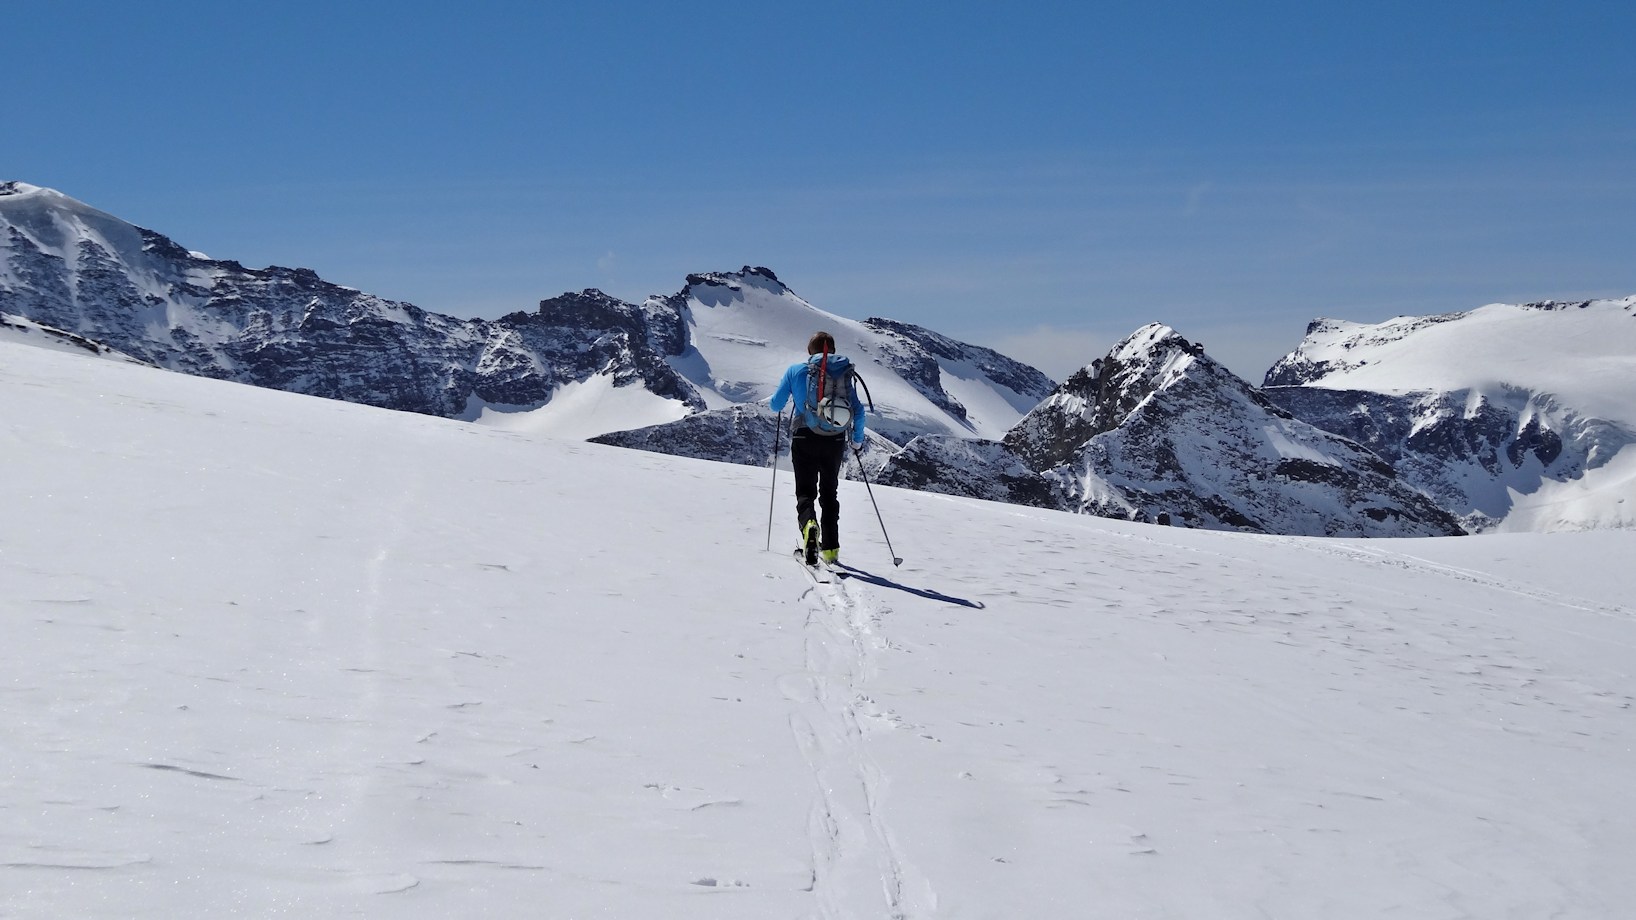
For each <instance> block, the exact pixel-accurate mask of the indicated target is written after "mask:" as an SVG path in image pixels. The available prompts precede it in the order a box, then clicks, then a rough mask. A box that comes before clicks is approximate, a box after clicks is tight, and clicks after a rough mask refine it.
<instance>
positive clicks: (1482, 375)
mask: <svg viewBox="0 0 1636 920" xmlns="http://www.w3.org/2000/svg"><path fill="white" fill-rule="evenodd" d="M1267 384H1268V387H1267V389H1266V390H1265V391H1264V392H1265V393H1266V394H1267V395H1268V396H1269V397H1270V398H1271V399H1273V400H1275V401H1277V402H1278V403H1279V404H1280V405H1282V406H1283V407H1284V408H1285V409H1287V410H1289V411H1291V412H1293V413H1294V414H1296V415H1297V416H1299V417H1300V418H1302V419H1303V420H1305V421H1308V422H1310V423H1312V424H1314V425H1317V426H1319V427H1321V428H1325V429H1327V430H1330V431H1334V432H1337V433H1339V434H1343V435H1345V436H1347V437H1350V438H1353V439H1355V440H1357V441H1359V443H1362V444H1364V445H1365V446H1367V447H1369V448H1370V449H1371V450H1374V451H1375V452H1376V453H1379V454H1380V455H1381V456H1383V457H1385V458H1386V459H1387V460H1389V461H1390V462H1391V463H1392V464H1393V466H1394V467H1396V468H1397V470H1398V472H1399V473H1400V474H1402V475H1403V476H1404V478H1405V479H1406V480H1407V481H1409V482H1411V483H1412V484H1414V485H1415V486H1416V487H1418V488H1420V489H1423V490H1424V491H1426V492H1427V494H1429V495H1431V496H1432V497H1433V498H1434V499H1436V500H1437V501H1438V503H1439V504H1441V505H1442V506H1443V507H1445V508H1447V509H1449V510H1450V511H1452V512H1454V513H1455V514H1457V515H1460V516H1461V518H1462V520H1463V522H1464V523H1465V525H1466V526H1467V527H1468V528H1470V529H1475V530H1492V531H1502V532H1503V531H1512V532H1540V531H1557V530H1585V529H1600V528H1627V529H1628V528H1636V450H1633V449H1632V447H1631V445H1632V444H1636V297H1626V298H1622V299H1618V300H1595V301H1582V302H1577V303H1559V302H1555V301H1545V302H1541V303H1532V304H1490V305H1488V306H1485V307H1480V308H1478V309H1476V310H1471V311H1468V312H1464V313H1446V314H1441V315H1438V316H1425V317H1398V318H1396V319H1393V320H1389V321H1387V322H1384V323H1378V324H1373V325H1368V324H1360V323H1349V322H1342V321H1338V320H1318V321H1316V322H1314V323H1313V324H1312V325H1311V326H1309V327H1308V329H1307V335H1306V338H1305V339H1304V340H1303V341H1302V343H1301V345H1300V347H1299V348H1297V349H1296V351H1295V352H1293V353H1291V354H1290V355H1288V356H1286V357H1285V358H1283V359H1282V360H1280V361H1279V362H1278V363H1277V364H1276V365H1274V366H1273V368H1272V369H1271V370H1270V371H1268V373H1267Z"/></svg>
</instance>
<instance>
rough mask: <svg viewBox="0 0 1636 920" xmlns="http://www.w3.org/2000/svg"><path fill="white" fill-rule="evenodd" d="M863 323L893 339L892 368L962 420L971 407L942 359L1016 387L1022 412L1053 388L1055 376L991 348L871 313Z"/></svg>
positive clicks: (889, 355)
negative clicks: (947, 379)
mask: <svg viewBox="0 0 1636 920" xmlns="http://www.w3.org/2000/svg"><path fill="white" fill-rule="evenodd" d="M864 325H865V326H868V327H869V328H870V329H873V330H875V331H876V332H879V333H882V334H883V335H885V336H886V337H887V339H888V341H889V342H890V343H892V344H891V346H889V347H888V348H887V349H885V351H886V361H887V364H888V366H890V367H891V368H892V369H893V370H894V371H896V372H897V373H898V375H899V376H901V377H903V379H905V380H907V381H909V383H910V385H912V386H913V387H914V388H915V389H916V390H917V391H919V392H920V394H921V395H922V396H925V397H926V398H927V399H928V400H930V401H931V403H932V405H934V406H937V407H938V408H940V409H942V410H943V411H945V412H947V413H949V414H950V415H952V416H954V417H955V418H957V419H960V420H962V421H964V420H965V419H966V408H965V406H962V405H961V404H960V403H959V402H958V401H957V400H956V399H955V398H954V397H953V396H950V395H949V393H948V391H947V390H946V389H945V387H944V385H943V379H942V377H943V371H942V367H941V366H940V365H939V362H938V360H937V359H939V358H941V359H943V360H945V361H948V362H952V363H958V364H965V365H969V366H971V367H973V368H975V369H977V370H978V371H979V372H981V373H982V374H983V375H984V376H986V377H988V378H989V379H990V380H993V381H994V382H996V383H998V384H1000V385H1001V386H1004V387H1005V388H1007V389H1009V390H1011V391H1012V392H1013V393H1015V394H1016V395H1017V397H1018V398H1017V399H1016V400H1014V401H1013V405H1014V406H1015V407H1016V408H1017V410H1018V411H1026V410H1027V409H1028V408H1029V407H1031V406H1033V405H1034V404H1035V403H1038V402H1039V401H1040V400H1041V399H1044V398H1045V396H1046V394H1048V393H1050V392H1051V387H1052V383H1051V378H1049V377H1047V376H1045V375H1044V374H1042V373H1040V372H1039V371H1038V370H1036V369H1034V368H1032V367H1029V366H1028V365H1026V364H1023V363H1022V362H1020V361H1013V360H1012V359H1010V358H1007V357H1006V356H1005V355H1002V354H1000V353H999V352H997V351H993V350H992V349H988V348H982V347H980V346H977V345H970V344H967V343H965V342H959V341H956V340H954V339H951V338H949V337H948V336H945V335H941V334H939V333H936V332H933V331H932V330H930V329H926V328H924V327H922V326H916V325H914V324H912V323H902V322H897V321H895V320H890V319H882V318H880V317H870V318H869V319H866V320H864Z"/></svg>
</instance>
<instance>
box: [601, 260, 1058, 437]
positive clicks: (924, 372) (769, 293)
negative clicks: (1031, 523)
mask: <svg viewBox="0 0 1636 920" xmlns="http://www.w3.org/2000/svg"><path fill="white" fill-rule="evenodd" d="M668 302H670V303H680V304H681V305H682V308H683V309H684V310H685V311H686V316H687V320H688V326H689V329H690V332H691V340H690V342H689V347H688V349H687V350H686V352H684V353H683V354H682V355H681V356H679V357H678V358H675V359H672V362H671V364H672V366H673V367H675V368H676V369H677V370H678V371H680V372H681V373H682V375H683V376H684V377H687V378H688V379H689V380H691V381H692V382H693V383H694V384H695V385H696V386H697V387H698V388H699V389H700V391H701V393H700V395H701V396H702V397H703V398H704V400H705V404H706V406H707V407H708V408H710V409H722V408H726V407H728V406H732V405H735V404H738V403H744V402H760V401H765V400H766V398H767V397H769V396H771V395H772V393H773V390H775V389H776V388H777V387H778V381H779V379H780V378H782V377H783V375H784V371H785V369H786V368H788V367H789V366H790V364H791V363H793V362H796V361H800V360H802V359H803V358H804V357H805V356H806V344H807V339H808V338H809V337H810V336H811V335H812V334H813V332H815V331H817V330H819V329H823V330H826V331H828V332H830V333H832V334H833V335H834V336H835V343H836V350H837V351H838V352H839V353H840V354H844V355H847V356H848V357H850V358H851V359H852V362H853V366H854V367H856V368H857V369H858V372H859V373H860V374H861V375H862V376H863V377H864V381H865V386H866V387H867V388H868V393H869V395H870V396H871V397H872V398H873V401H874V404H875V406H876V408H877V411H876V412H875V413H874V414H873V415H872V416H871V418H870V422H869V424H870V427H871V429H873V430H876V431H879V432H882V433H884V434H885V435H886V436H887V437H890V438H892V439H893V440H896V441H898V442H900V443H902V442H906V441H908V440H909V439H910V438H912V437H913V436H915V435H917V434H926V433H934V434H947V435H956V436H961V437H977V438H993V439H997V438H999V437H1000V436H1001V435H1003V434H1005V432H1006V430H1007V429H1009V428H1010V427H1011V426H1012V425H1014V424H1016V422H1017V420H1018V419H1019V418H1021V417H1022V415H1023V413H1025V412H1027V411H1028V410H1029V409H1031V408H1033V407H1034V405H1035V404H1036V403H1037V402H1039V399H1040V397H1041V396H1043V395H1044V393H1046V392H1048V391H1049V390H1050V386H1051V384H1050V381H1049V380H1047V379H1046V378H1045V377H1044V376H1043V375H1041V374H1039V373H1038V372H1037V371H1034V370H1033V369H1032V368H1023V367H1022V366H1021V365H1016V366H1015V367H1014V368H1013V367H1007V370H1012V371H1013V372H1014V373H1015V371H1017V370H1026V371H1028V374H1029V376H1028V377H1026V378H1019V379H1018V381H1017V388H1013V387H1010V386H1007V385H1006V384H1005V383H1004V382H1002V381H1001V380H998V379H995V378H996V376H997V375H996V374H995V373H994V369H993V368H992V367H984V366H981V362H980V360H979V359H981V358H984V357H986V358H989V359H991V360H997V361H999V362H1001V363H1003V364H1005V365H1015V362H1011V361H1009V359H1005V358H1003V357H1001V356H999V355H996V354H994V353H992V352H989V351H988V350H987V349H981V348H977V347H975V346H971V345H965V344H964V343H954V342H952V340H948V339H944V338H942V337H936V338H937V339H938V340H939V341H940V343H948V344H950V345H954V346H957V347H958V350H955V349H943V350H942V351H943V352H944V353H937V352H931V351H929V350H928V349H927V348H925V346H924V343H921V342H916V341H914V340H912V339H910V338H909V337H908V336H907V335H905V334H904V332H903V331H900V330H914V331H917V332H919V333H921V334H922V335H927V336H935V334H934V333H929V331H927V330H919V329H918V328H917V327H909V326H906V325H905V324H894V323H891V322H890V321H886V320H868V321H858V320H854V319H847V318H845V317H842V316H837V315H836V314H833V313H829V312H826V311H823V310H820V309H818V308H816V307H814V306H812V305H811V304H809V303H807V302H806V301H805V300H803V299H801V297H799V296H797V295H796V294H795V292H793V291H791V290H790V289H789V288H787V287H785V286H784V284H783V283H781V282H780V281H778V279H777V278H775V277H773V275H772V273H771V272H770V271H768V270H766V269H752V268H749V267H748V266H747V267H746V268H745V269H744V270H743V271H740V272H729V273H711V274H705V275H690V276H689V277H688V285H687V287H686V288H685V289H684V290H683V291H682V293H681V294H680V295H677V296H676V297H675V298H671V299H669V301H668ZM658 306H659V304H658V303H657V302H655V301H650V302H649V308H650V309H656V308H657V307H658ZM1023 381H1026V385H1025V383H1024V382H1023ZM629 427H633V428H634V427H636V426H629Z"/></svg>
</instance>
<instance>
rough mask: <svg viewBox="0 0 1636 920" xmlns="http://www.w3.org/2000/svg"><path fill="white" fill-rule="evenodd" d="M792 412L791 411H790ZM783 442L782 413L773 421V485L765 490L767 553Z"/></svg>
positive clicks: (771, 546)
mask: <svg viewBox="0 0 1636 920" xmlns="http://www.w3.org/2000/svg"><path fill="white" fill-rule="evenodd" d="M792 411H793V410H792ZM783 441H784V413H783V411H782V410H781V411H780V412H779V413H778V418H776V419H774V420H773V484H772V488H770V489H768V490H767V552H769V553H770V552H772V551H773V502H774V500H775V497H776V495H777V492H778V449H779V447H781V446H782V445H783Z"/></svg>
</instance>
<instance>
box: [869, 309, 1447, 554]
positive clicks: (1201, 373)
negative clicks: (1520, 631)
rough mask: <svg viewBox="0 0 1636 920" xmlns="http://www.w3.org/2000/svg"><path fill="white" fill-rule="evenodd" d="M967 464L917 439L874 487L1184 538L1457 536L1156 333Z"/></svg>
mask: <svg viewBox="0 0 1636 920" xmlns="http://www.w3.org/2000/svg"><path fill="white" fill-rule="evenodd" d="M956 454H958V455H959V456H955V455H956ZM970 455H971V449H970V448H969V447H967V446H965V445H959V444H954V443H950V442H948V441H947V440H946V439H937V438H925V439H922V440H921V441H918V442H915V443H912V444H910V445H909V448H908V449H907V450H905V451H904V452H903V454H902V455H900V456H897V457H893V458H892V459H891V460H889V461H888V462H887V464H886V466H885V468H884V469H883V470H882V471H881V473H880V478H881V481H882V482H887V483H892V484H895V485H903V486H912V487H917V488H924V489H929V490H932V491H943V492H949V493H952V494H959V495H968V496H972V497H979V498H1001V497H1003V498H1004V500H1010V501H1018V502H1020V503H1024V504H1037V505H1044V506H1047V507H1052V506H1055V507H1060V508H1063V509H1066V510H1072V511H1079V512H1082V513H1087V514H1095V515H1099V516H1102V517H1116V518H1130V519H1136V520H1144V521H1158V522H1164V523H1172V524H1176V525H1185V526H1188V527H1205V528H1211V529H1233V530H1246V531H1255V532H1262V533H1282V534H1304V535H1312V536H1325V535H1327V536H1428V535H1447V534H1457V533H1460V532H1461V529H1460V527H1459V526H1458V524H1457V522H1456V521H1455V520H1454V519H1453V517H1452V516H1450V515H1449V514H1448V513H1447V512H1445V511H1443V510H1442V509H1440V508H1438V507H1437V506H1436V505H1435V504H1434V503H1433V502H1432V501H1430V500H1429V499H1428V498H1427V497H1426V496H1425V495H1423V494H1421V493H1419V492H1418V491H1416V490H1415V489H1413V488H1411V487H1408V486H1405V485H1404V484H1402V483H1401V482H1399V481H1398V480H1397V478H1396V476H1395V474H1394V472H1393V470H1392V468H1391V466H1390V465H1389V464H1387V463H1385V462H1384V461H1382V460H1381V459H1380V458H1379V457H1377V456H1375V455H1374V454H1372V453H1370V452H1369V451H1367V450H1365V449H1363V448H1362V447H1360V446H1358V445H1357V444H1355V443H1353V442H1351V441H1348V440H1346V439H1344V438H1341V437H1337V436H1335V435H1333V434H1330V433H1328V432H1325V431H1321V430H1319V429H1317V428H1314V427H1312V426H1311V425H1308V424H1306V423H1305V422H1302V421H1299V420H1297V419H1295V418H1293V417H1291V416H1290V415H1289V414H1288V413H1287V412H1284V411H1283V410H1281V409H1279V408H1278V407H1276V406H1274V405H1273V404H1271V403H1270V402H1268V401H1267V399H1266V398H1265V397H1263V396H1262V395H1261V394H1260V393H1259V392H1258V391H1257V390H1256V389H1255V388H1254V387H1253V386H1251V385H1250V384H1248V383H1246V382H1244V381H1243V380H1240V379H1239V378H1238V377H1236V376H1234V375H1233V374H1232V373H1231V372H1230V371H1228V370H1227V369H1226V368H1225V367H1223V366H1222V365H1221V364H1219V363H1217V362H1216V361H1214V360H1212V359H1211V358H1210V357H1209V356H1208V355H1206V354H1205V353H1204V350H1203V349H1202V348H1201V347H1199V346H1198V345H1196V344H1194V343H1192V342H1189V341H1188V340H1186V339H1185V338H1183V337H1182V336H1181V335H1179V334H1178V333H1176V332H1175V331H1174V330H1172V329H1171V328H1169V327H1168V326H1163V325H1160V324H1157V323H1155V324H1151V325H1148V326H1144V327H1142V328H1141V329H1138V330H1137V331H1136V332H1135V333H1133V334H1132V335H1131V336H1130V337H1129V338H1127V339H1126V340H1125V341H1123V342H1121V343H1119V344H1118V345H1116V346H1114V348H1113V349H1112V350H1111V351H1109V353H1108V355H1107V356H1106V357H1104V358H1102V359H1100V360H1098V361H1096V362H1094V363H1093V364H1092V365H1090V366H1089V367H1086V368H1085V369H1083V370H1081V371H1079V372H1078V373H1076V374H1074V375H1073V376H1072V377H1070V378H1069V379H1068V380H1067V381H1065V382H1064V383H1063V384H1062V385H1061V386H1059V387H1058V388H1057V389H1056V390H1055V391H1054V392H1053V393H1052V394H1051V395H1050V396H1049V397H1047V398H1046V400H1045V401H1044V402H1042V403H1041V404H1040V405H1039V406H1038V407H1036V408H1035V409H1034V410H1033V411H1032V412H1030V413H1029V414H1028V415H1027V416H1025V417H1024V418H1023V419H1022V420H1021V421H1020V422H1018V423H1017V425H1016V426H1015V427H1014V428H1012V429H1011V431H1009V432H1008V433H1007V434H1006V436H1005V438H1004V442H1003V451H995V450H994V449H993V448H990V450H989V452H988V454H987V455H985V456H983V457H981V458H976V462H973V461H972V460H970V459H963V457H970ZM973 470H977V471H979V472H978V473H977V474H976V475H974V473H973ZM1029 471H1032V473H1033V475H1032V476H1030V475H1029Z"/></svg>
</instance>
